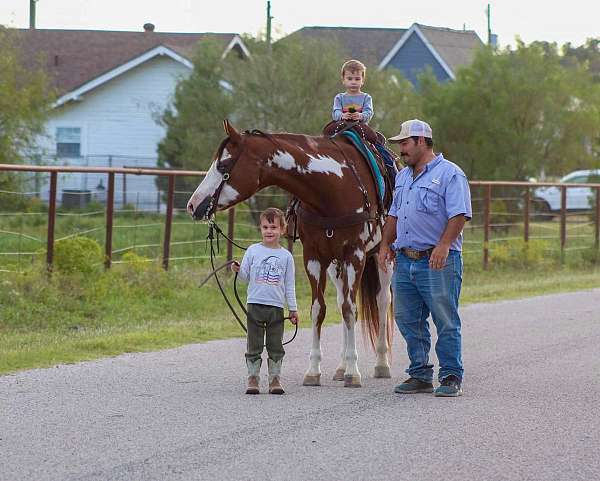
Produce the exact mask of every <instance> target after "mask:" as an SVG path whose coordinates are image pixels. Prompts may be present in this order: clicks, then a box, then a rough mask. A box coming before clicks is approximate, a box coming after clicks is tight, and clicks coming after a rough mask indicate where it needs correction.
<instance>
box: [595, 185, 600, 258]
mask: <svg viewBox="0 0 600 481" xmlns="http://www.w3.org/2000/svg"><path fill="white" fill-rule="evenodd" d="M595 227H596V236H595V242H594V245H595V246H596V249H598V248H600V187H596V222H595Z"/></svg>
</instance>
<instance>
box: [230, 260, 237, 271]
mask: <svg viewBox="0 0 600 481" xmlns="http://www.w3.org/2000/svg"><path fill="white" fill-rule="evenodd" d="M229 268H230V269H231V270H232V271H233V272H240V263H239V262H238V261H233V262H232V263H231V265H230V266H229Z"/></svg>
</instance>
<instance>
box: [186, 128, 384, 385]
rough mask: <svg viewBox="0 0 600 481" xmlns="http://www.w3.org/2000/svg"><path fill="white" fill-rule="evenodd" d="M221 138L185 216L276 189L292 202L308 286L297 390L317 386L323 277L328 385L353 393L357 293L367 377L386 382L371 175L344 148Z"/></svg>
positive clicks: (299, 140)
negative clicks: (328, 300) (370, 368)
mask: <svg viewBox="0 0 600 481" xmlns="http://www.w3.org/2000/svg"><path fill="white" fill-rule="evenodd" d="M224 127H225V132H226V134H227V138H226V139H225V140H224V141H223V142H222V143H221V145H220V147H219V149H218V150H217V154H216V156H215V160H214V161H213V163H212V165H211V167H210V169H209V170H208V173H207V175H206V177H205V178H204V180H203V181H202V183H201V184H200V185H199V186H198V188H197V189H196V191H195V192H194V194H193V195H192V196H191V198H190V200H189V202H188V205H187V210H188V212H189V213H190V214H191V215H192V217H193V218H194V219H198V220H209V219H210V218H211V217H212V216H213V214H214V213H215V212H216V211H217V210H224V209H227V208H229V207H231V206H233V205H235V204H238V203H240V202H242V201H244V200H246V199H248V198H249V197H250V196H252V195H253V194H254V193H255V192H257V191H259V190H261V189H263V188H264V187H267V186H271V185H276V186H279V187H281V188H282V189H284V190H286V191H288V192H290V193H291V194H293V195H294V196H295V197H297V198H298V199H299V201H300V204H299V206H298V209H297V232H298V234H299V238H300V240H301V242H302V245H303V252H304V267H305V270H306V273H307V275H308V279H309V281H310V285H311V288H312V308H311V318H312V346H311V350H310V365H309V368H308V370H307V371H306V373H305V375H304V381H303V384H304V385H305V386H319V385H320V384H321V342H320V337H321V326H322V324H323V319H324V318H325V311H326V306H325V298H324V291H325V284H326V279H327V274H328V275H329V277H330V278H331V280H332V281H333V283H334V284H335V287H336V290H337V304H338V307H339V309H340V311H341V313H342V316H343V321H344V322H343V324H342V329H343V345H342V352H341V359H340V361H339V364H338V366H337V369H336V372H335V375H334V377H333V379H334V380H338V381H342V380H343V381H344V386H346V387H360V386H361V373H360V372H359V369H358V363H357V360H358V355H357V349H356V343H357V339H356V329H355V327H356V321H357V295H358V294H359V293H360V296H359V300H360V310H361V318H362V321H363V327H364V328H365V331H364V332H365V333H366V335H368V337H369V339H370V343H371V345H372V346H373V347H374V349H375V354H376V361H375V373H374V376H375V377H379V378H389V377H390V368H389V361H388V353H389V350H390V343H391V334H392V327H391V322H392V321H391V316H390V315H389V305H390V301H391V294H390V282H391V273H392V269H391V268H389V269H388V270H387V272H384V271H383V270H381V269H380V268H379V267H378V265H377V258H376V255H375V254H376V248H377V246H378V244H379V242H380V241H381V233H382V226H383V222H384V218H383V212H382V211H381V209H380V208H379V207H378V200H377V192H376V186H375V182H374V180H373V178H372V174H371V172H370V170H369V167H368V166H367V164H366V162H365V160H364V159H363V158H362V157H361V154H360V153H359V152H358V151H357V150H356V148H355V147H353V146H352V145H351V144H350V143H349V142H347V141H345V140H343V139H340V138H337V137H336V138H335V139H331V138H329V137H310V136H306V135H297V134H287V133H282V134H269V133H263V132H261V131H256V130H255V131H246V132H243V133H239V132H237V131H236V130H235V129H234V128H233V127H232V126H231V125H230V124H229V122H228V121H225V122H224Z"/></svg>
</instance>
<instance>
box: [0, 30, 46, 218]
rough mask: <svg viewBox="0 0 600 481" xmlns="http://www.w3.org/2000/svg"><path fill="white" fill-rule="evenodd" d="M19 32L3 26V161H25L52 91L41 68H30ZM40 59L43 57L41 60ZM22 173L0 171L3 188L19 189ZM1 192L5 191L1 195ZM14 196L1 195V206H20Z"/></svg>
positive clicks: (40, 128)
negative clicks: (22, 54) (23, 54)
mask: <svg viewBox="0 0 600 481" xmlns="http://www.w3.org/2000/svg"><path fill="white" fill-rule="evenodd" d="M17 45H18V43H17V34H16V33H15V32H14V31H11V30H9V29H6V28H4V27H1V26H0V50H1V52H2V54H1V55H0V163H2V164H18V163H23V162H26V161H27V159H29V158H31V157H32V156H33V155H34V154H35V146H36V139H37V137H38V136H39V135H40V134H42V132H43V127H44V122H45V120H46V118H47V114H48V112H49V110H50V108H51V102H52V99H53V92H52V90H51V89H50V87H49V84H48V80H47V78H46V76H45V75H44V73H43V71H42V69H41V68H33V69H32V68H27V67H25V65H24V62H23V59H22V58H21V52H20V51H19V49H18V46H17ZM40 60H41V59H40ZM22 180H23V176H22V175H17V174H15V173H10V172H0V190H3V191H20V190H21V183H22ZM0 195H2V194H0ZM17 199H18V198H16V197H15V196H14V195H3V196H2V197H0V205H1V206H2V209H7V210H12V209H15V208H17V204H18V200H17Z"/></svg>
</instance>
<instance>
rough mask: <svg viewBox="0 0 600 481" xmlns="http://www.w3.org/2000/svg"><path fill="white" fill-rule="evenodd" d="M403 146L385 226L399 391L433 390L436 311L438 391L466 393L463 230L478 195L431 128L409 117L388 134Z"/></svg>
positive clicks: (382, 251)
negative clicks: (400, 342) (402, 377)
mask: <svg viewBox="0 0 600 481" xmlns="http://www.w3.org/2000/svg"><path fill="white" fill-rule="evenodd" d="M389 140H390V141H391V142H393V143H398V144H399V146H400V152H401V157H402V159H403V161H404V163H405V165H406V167H405V168H404V169H402V170H401V171H400V172H398V174H397V175H396V185H395V188H394V200H393V203H392V206H391V208H390V211H389V213H388V217H387V219H386V222H385V226H384V229H383V238H382V241H381V246H380V248H379V257H378V261H379V265H380V266H381V268H382V269H384V270H387V269H388V266H389V264H390V262H392V261H393V260H394V256H395V261H396V264H395V271H394V279H393V291H394V316H395V319H396V324H397V325H398V328H399V329H400V332H401V333H402V336H403V337H404V340H405V341H406V348H407V351H408V357H409V360H410V366H409V367H408V369H407V370H406V372H407V373H408V375H409V376H410V377H409V378H408V379H407V380H406V381H404V382H403V383H401V384H399V385H398V386H396V387H395V388H394V391H395V392H397V393H403V394H413V393H421V392H427V393H430V392H433V384H432V380H433V364H431V363H430V362H429V351H430V348H431V335H430V333H429V322H428V321H427V318H428V317H429V314H430V313H431V317H432V319H433V323H434V324H435V327H436V330H437V335H438V340H437V342H436V345H435V351H436V353H437V357H438V360H439V363H440V368H439V375H438V380H439V381H440V386H439V387H437V388H436V389H435V395H436V396H451V397H454V396H460V395H461V394H462V378H463V365H462V355H461V350H462V348H461V321H460V317H459V315H458V298H459V295H460V288H461V283H462V269H463V265H462V255H461V250H462V230H463V226H464V225H465V222H466V221H467V220H469V219H471V216H472V212H471V194H470V191H469V184H468V181H467V178H466V176H465V174H464V173H463V171H462V170H461V169H460V167H458V166H457V165H456V164H454V163H452V162H450V161H448V160H446V159H444V157H443V155H442V154H437V155H436V154H435V153H434V152H433V139H432V132H431V127H430V126H429V124H427V123H426V122H423V121H421V120H417V119H414V120H407V121H406V122H404V123H403V124H402V126H401V128H400V133H399V134H398V135H396V136H395V137H392V138H390V139H389Z"/></svg>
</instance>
